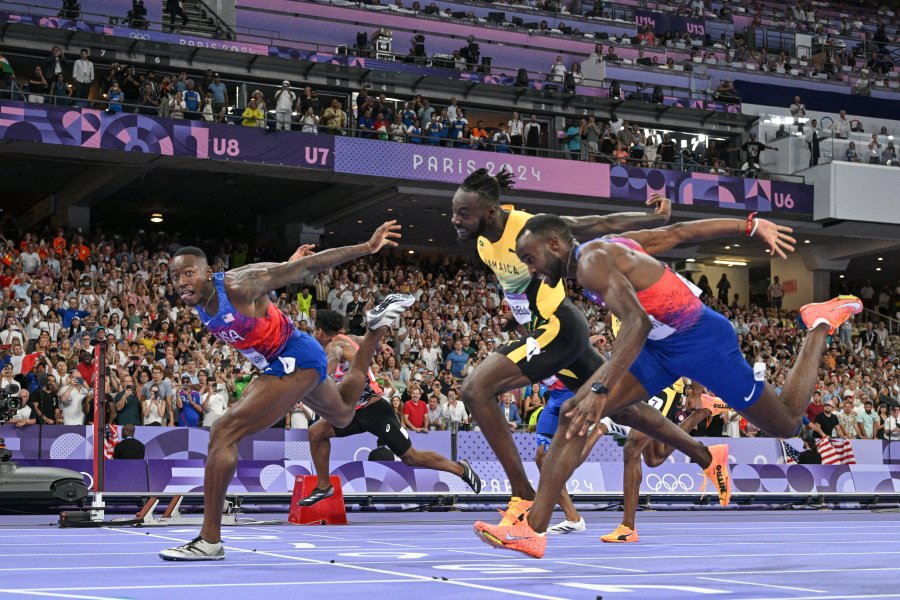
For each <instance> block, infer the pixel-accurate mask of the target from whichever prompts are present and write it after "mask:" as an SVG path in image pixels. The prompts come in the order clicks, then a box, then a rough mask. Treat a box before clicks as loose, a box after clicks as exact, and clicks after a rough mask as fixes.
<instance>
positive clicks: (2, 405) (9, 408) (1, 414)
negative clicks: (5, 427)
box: [0, 383, 22, 423]
mask: <svg viewBox="0 0 900 600" xmlns="http://www.w3.org/2000/svg"><path fill="white" fill-rule="evenodd" d="M21 389H22V388H20V387H19V384H18V383H10V384H9V385H7V386H6V387H5V388H4V389H3V390H0V423H5V422H6V421H9V420H10V419H11V418H12V417H13V415H14V414H16V411H17V410H19V409H20V408H22V398H20V397H19V392H20V391H21Z"/></svg>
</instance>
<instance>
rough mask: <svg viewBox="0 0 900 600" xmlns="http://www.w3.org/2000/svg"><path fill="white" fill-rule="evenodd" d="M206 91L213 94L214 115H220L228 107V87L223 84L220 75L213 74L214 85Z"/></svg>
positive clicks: (211, 84)
mask: <svg viewBox="0 0 900 600" xmlns="http://www.w3.org/2000/svg"><path fill="white" fill-rule="evenodd" d="M206 91H207V92H211V93H212V97H213V113H215V114H219V112H220V111H221V110H222V109H223V108H226V107H227V106H228V87H227V86H226V85H225V84H224V83H222V80H221V79H220V78H219V74H218V73H213V76H212V83H210V84H209V85H208V86H207V87H206Z"/></svg>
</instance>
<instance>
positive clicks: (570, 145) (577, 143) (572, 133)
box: [563, 118, 587, 160]
mask: <svg viewBox="0 0 900 600" xmlns="http://www.w3.org/2000/svg"><path fill="white" fill-rule="evenodd" d="M585 126H587V119H584V118H582V119H581V125H580V126H579V124H578V123H576V122H575V121H572V122H571V123H569V127H568V129H566V137H565V139H564V141H563V153H564V156H565V157H566V158H567V159H569V160H572V159H575V160H578V159H579V158H580V157H581V128H582V127H585Z"/></svg>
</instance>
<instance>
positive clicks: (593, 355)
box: [497, 298, 603, 392]
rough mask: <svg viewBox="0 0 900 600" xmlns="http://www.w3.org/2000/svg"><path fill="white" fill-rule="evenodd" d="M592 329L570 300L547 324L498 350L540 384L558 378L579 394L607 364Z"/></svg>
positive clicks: (530, 378)
mask: <svg viewBox="0 0 900 600" xmlns="http://www.w3.org/2000/svg"><path fill="white" fill-rule="evenodd" d="M590 333H591V329H590V325H588V322H587V319H586V318H585V317H584V315H583V314H582V313H581V311H580V310H578V309H577V308H576V307H575V305H574V304H572V301H571V300H569V299H568V298H566V299H565V300H563V302H562V304H560V305H559V307H558V308H557V309H556V311H555V312H554V313H553V314H552V315H551V316H550V318H549V319H547V322H546V323H544V324H542V325H540V326H538V327H536V328H535V329H534V330H532V331H531V332H529V333H528V334H527V335H524V336H522V337H520V338H518V339H515V340H512V341H510V342H507V343H506V344H504V345H503V346H501V347H500V348H498V349H497V352H499V353H500V354H503V355H504V356H506V357H507V358H509V359H510V360H511V361H513V362H514V363H516V366H518V367H519V369H521V370H522V373H523V374H524V375H525V376H526V377H528V380H529V381H531V382H532V383H538V382H539V381H541V380H543V379H547V378H548V377H550V376H552V375H556V376H557V377H558V378H559V380H560V381H562V382H563V384H565V386H566V387H567V388H569V390H571V391H573V392H575V391H577V390H578V388H580V387H581V386H582V385H584V383H586V382H587V381H588V380H589V379H590V377H591V376H592V375H593V374H594V372H595V371H596V370H597V369H599V368H600V365H602V364H603V359H602V358H601V357H600V354H599V353H598V352H597V351H596V350H595V349H594V348H593V346H591V342H590Z"/></svg>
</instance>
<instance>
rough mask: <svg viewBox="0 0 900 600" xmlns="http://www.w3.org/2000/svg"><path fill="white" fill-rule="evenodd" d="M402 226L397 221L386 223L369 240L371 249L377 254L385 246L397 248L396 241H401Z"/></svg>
mask: <svg viewBox="0 0 900 600" xmlns="http://www.w3.org/2000/svg"><path fill="white" fill-rule="evenodd" d="M400 227H401V226H400V225H399V224H397V221H386V222H385V223H383V224H382V225H381V227H379V228H378V229H376V230H375V233H373V234H372V238H371V239H370V240H369V248H370V249H371V251H372V254H375V253H376V252H378V251H379V250H381V249H382V248H384V247H385V246H397V242H396V241H394V240H397V239H400Z"/></svg>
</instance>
